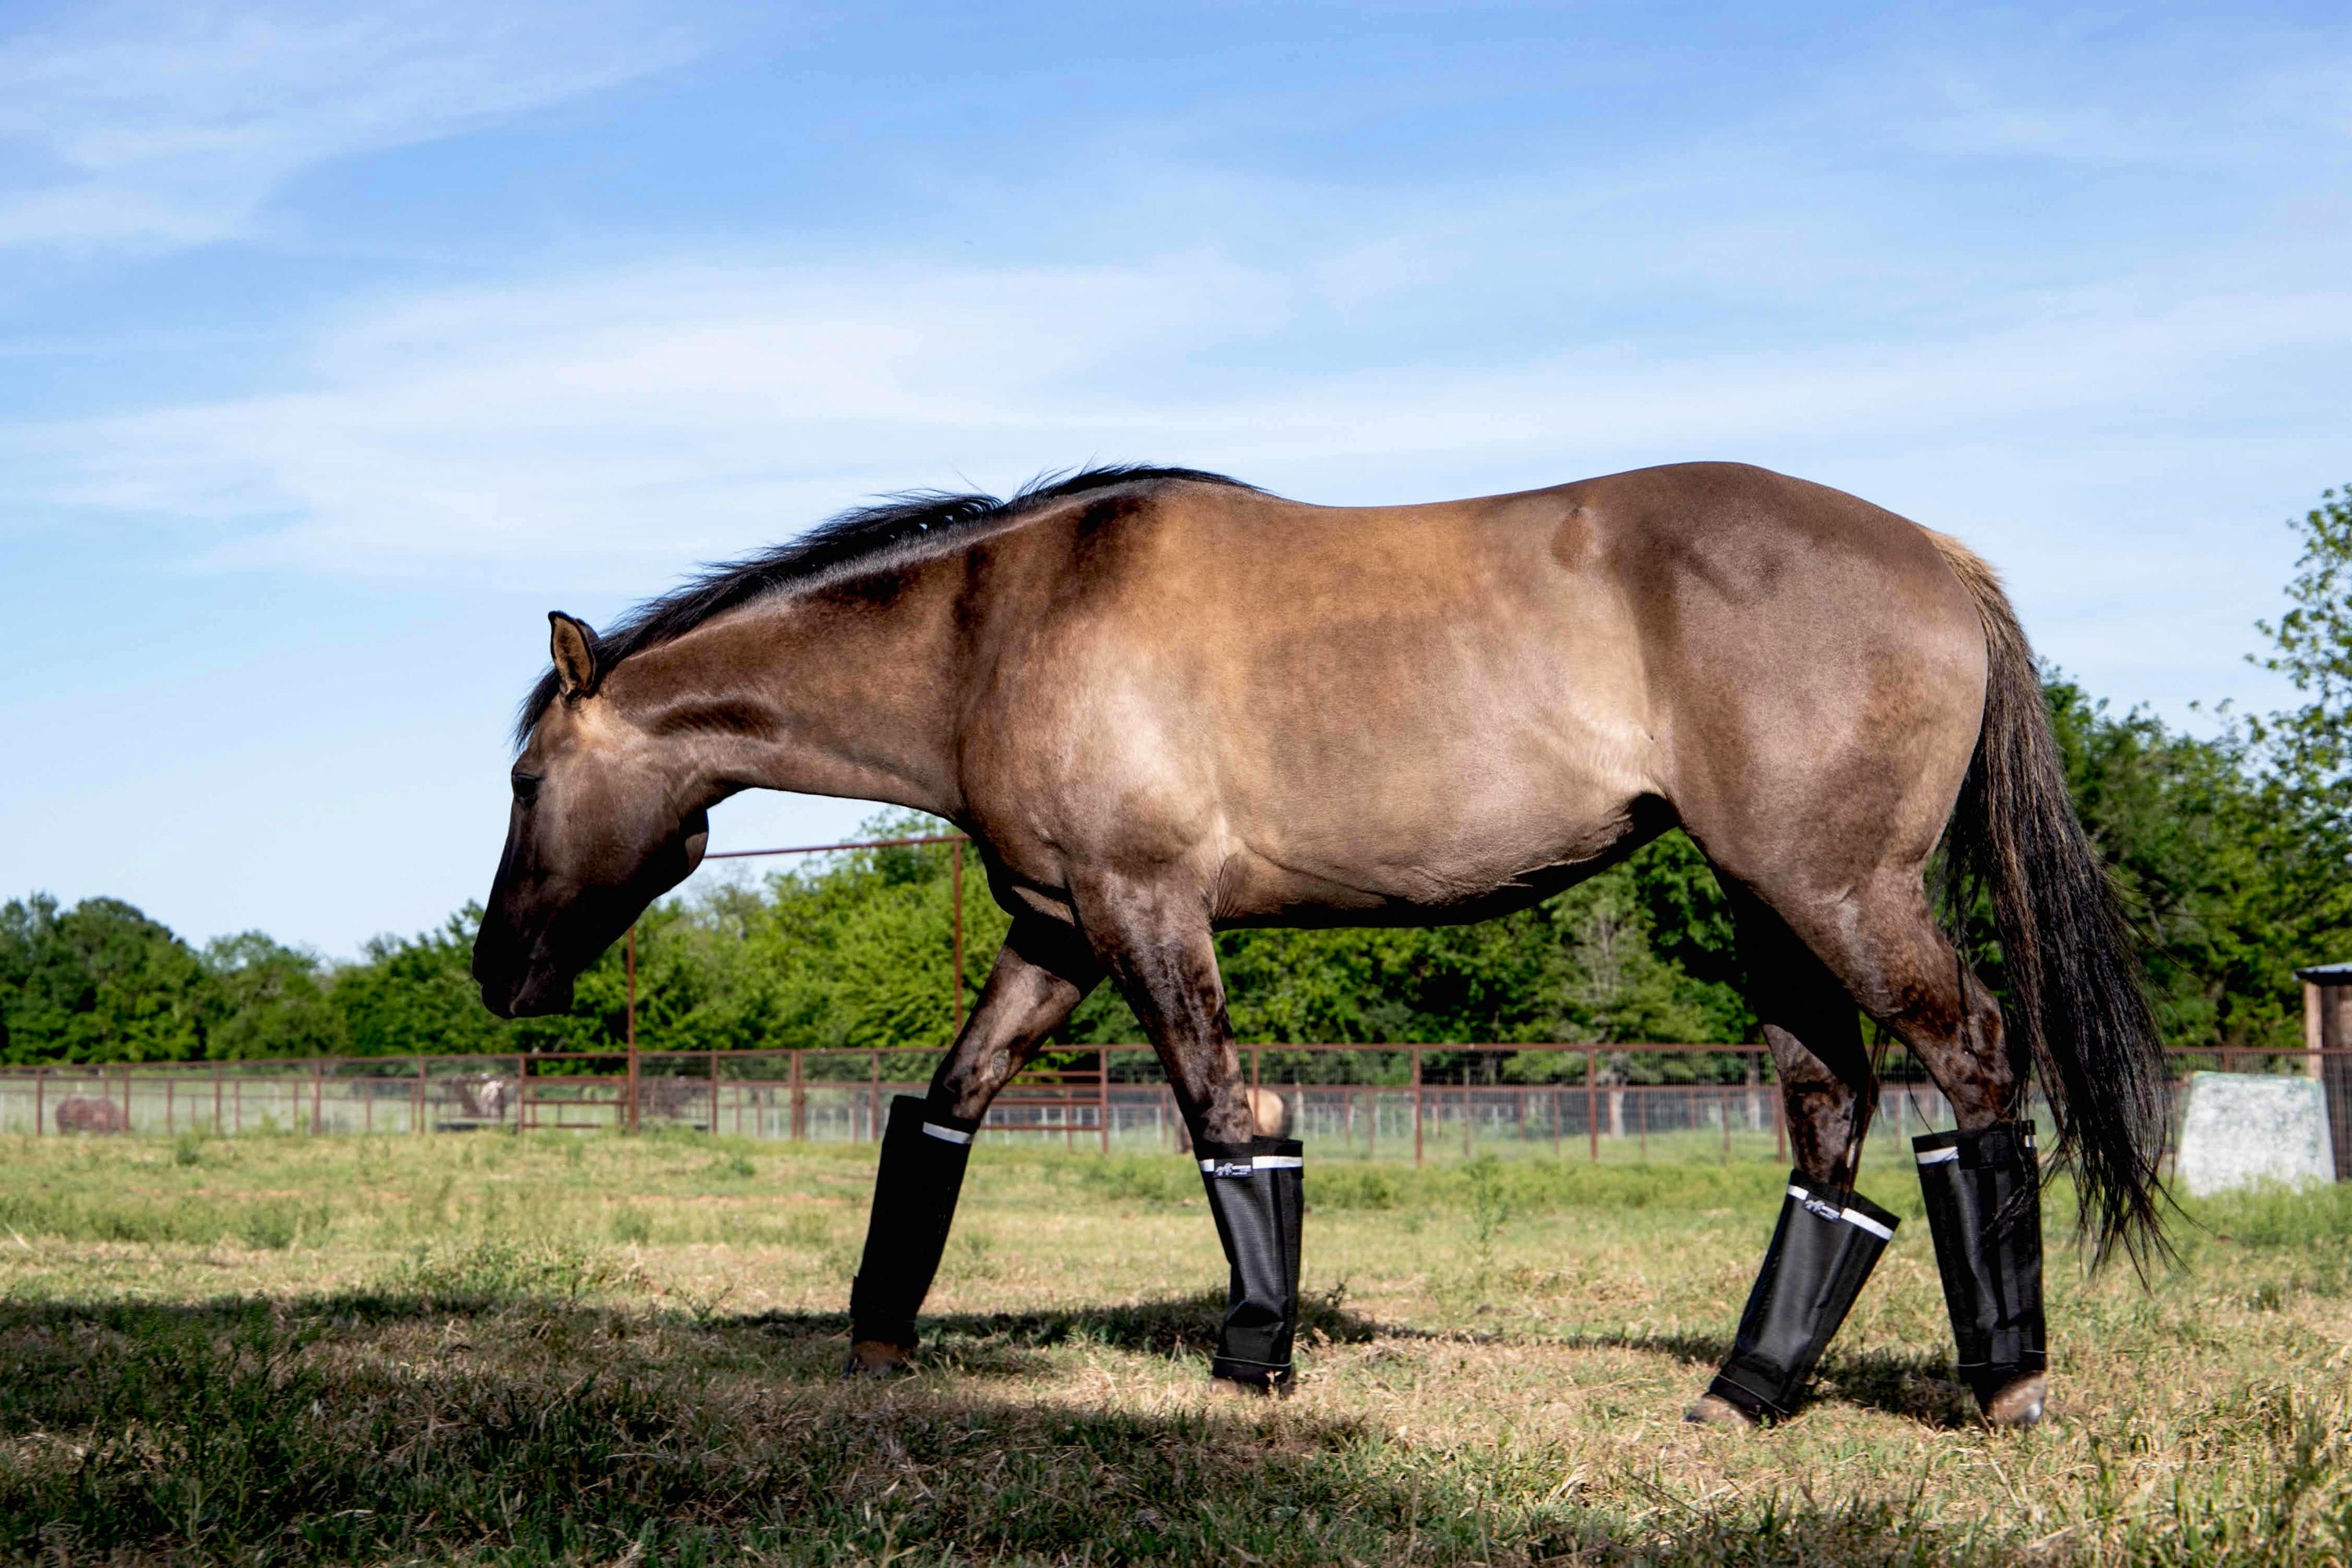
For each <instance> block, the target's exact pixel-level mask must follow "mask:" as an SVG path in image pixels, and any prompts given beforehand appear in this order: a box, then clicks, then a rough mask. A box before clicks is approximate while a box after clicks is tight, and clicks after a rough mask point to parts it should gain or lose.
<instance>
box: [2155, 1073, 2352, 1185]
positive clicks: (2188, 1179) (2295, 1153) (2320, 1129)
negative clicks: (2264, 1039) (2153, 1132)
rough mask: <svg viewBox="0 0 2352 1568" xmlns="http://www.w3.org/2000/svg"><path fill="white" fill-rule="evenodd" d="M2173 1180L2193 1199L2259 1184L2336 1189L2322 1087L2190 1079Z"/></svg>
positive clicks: (2250, 1078) (2254, 1078)
mask: <svg viewBox="0 0 2352 1568" xmlns="http://www.w3.org/2000/svg"><path fill="white" fill-rule="evenodd" d="M2173 1174H2174V1176H2175V1178H2176V1179H2177V1180H2178V1181H2179V1183H2180V1185H2181V1187H2182V1188H2183V1190H2185V1191H2186V1192H2187V1193H2188V1194H2189V1195H2190V1196H2191V1197H2204V1196H2206V1195H2208V1194H2212V1193H2225V1192H2228V1191H2230V1190H2231V1188H2233V1187H2245V1186H2252V1185H2253V1184H2255V1183H2257V1182H2278V1183H2282V1184H2286V1185H2289V1186H2303V1185H2307V1184H2311V1183H2315V1182H2332V1181H2334V1180H2335V1179H2336V1158H2335V1155H2334V1153H2333V1152H2332V1148H2331V1145H2330V1144H2329V1142H2328V1138H2327V1102H2326V1099H2325V1098H2324V1097H2323V1095H2322V1094H2321V1092H2320V1088H2319V1085H2318V1083H2317V1082H2315V1080H2313V1079H2307V1078H2284V1077H2275V1076H2272V1075H2269V1074H2261V1073H2236V1072H2200V1073H2191V1074H2189V1102H2188V1107H2187V1109H2186V1110H2185V1111H2184V1113H2183V1115H2182V1117H2181V1123H2180V1150H2179V1154H2178V1156H2177V1157H2176V1158H2175V1161H2174V1163H2173Z"/></svg>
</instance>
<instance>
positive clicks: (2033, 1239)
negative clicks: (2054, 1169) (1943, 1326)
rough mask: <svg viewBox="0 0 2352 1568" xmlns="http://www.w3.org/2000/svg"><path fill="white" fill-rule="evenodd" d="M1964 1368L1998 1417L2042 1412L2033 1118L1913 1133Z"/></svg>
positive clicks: (2006, 1419)
mask: <svg viewBox="0 0 2352 1568" xmlns="http://www.w3.org/2000/svg"><path fill="white" fill-rule="evenodd" d="M1911 1149H1912V1152H1913V1153H1915V1154H1916V1155H1917V1157H1918V1160H1919V1187H1920V1191H1921V1192H1922V1194H1924V1195H1925V1196H1926V1198H1927V1229H1928V1231H1929V1233H1930V1234H1931V1235H1933V1236H1934V1237H1935V1238H1936V1268H1937V1271H1938V1272H1939V1273H1941V1274H1942V1275H1943V1277H1944V1305H1945V1306H1946V1307H1947V1308H1948V1309H1949V1310H1950V1311H1951V1314H1952V1339H1953V1341H1954V1342H1956V1343H1957V1344H1958V1347H1959V1363H1960V1376H1961V1378H1962V1379H1963V1380H1964V1381H1966V1382H1967V1384H1968V1385H1969V1389H1970V1391H1971V1392H1973V1393H1974V1394H1976V1396H1977V1404H1978V1405H1979V1407H1980V1408H1981V1409H1982V1410H1983V1411H1984V1413H1985V1418H1986V1419H1987V1420H1989V1421H1990V1422H1992V1423H1993V1424H1994V1425H1995V1426H2032V1425H2033V1424H2034V1423H2035V1422H2037V1421H2040V1420H2041V1419H2042V1399H2043V1397H2044V1395H2045V1394H2046V1393H2047V1390H2048V1387H2049V1380H2048V1378H2047V1376H2046V1375H2045V1373H2047V1372H2048V1370H2049V1365H2050V1359H2049V1353H2048V1351H2047V1349H2046V1347H2045V1345H2044V1342H2043V1339H2042V1174H2041V1171H2040V1169H2039V1165H2038V1162H2037V1161H2036V1159H2035V1157H2034V1152H2033V1127H2032V1123H2030V1122H2023V1121H2004V1122H2000V1123H1998V1124H1996V1125H1994V1126H1991V1127H1988V1128H1986V1129H1985V1130H1984V1131H1981V1132H1973V1133H1963V1132H1935V1133H1930V1134H1929V1135H1928V1136H1927V1137H1925V1138H1915V1139H1913V1140H1912V1141H1911Z"/></svg>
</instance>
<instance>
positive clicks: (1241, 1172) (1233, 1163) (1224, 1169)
mask: <svg viewBox="0 0 2352 1568" xmlns="http://www.w3.org/2000/svg"><path fill="white" fill-rule="evenodd" d="M1201 1170H1202V1173H1205V1174H1207V1175H1212V1176H1244V1177H1247V1176H1254V1175H1255V1174H1256V1173H1257V1167H1256V1166H1255V1165H1253V1164H1252V1163H1250V1162H1248V1161H1247V1160H1203V1161H1202V1162H1201Z"/></svg>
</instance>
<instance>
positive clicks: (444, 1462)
mask: <svg viewBox="0 0 2352 1568" xmlns="http://www.w3.org/2000/svg"><path fill="white" fill-rule="evenodd" d="M1213 1305H1214V1303H1213V1302H1212V1301H1210V1300H1206V1299H1192V1300H1176V1301H1167V1302H1160V1303H1150V1304H1146V1305H1142V1306H1137V1307H1117V1308H1099V1309H1093V1310H1083V1311H1074V1312H1066V1313H1050V1312H1038V1313H1024V1314H1009V1315H1001V1316H998V1315H992V1316H985V1317H982V1316H973V1317H968V1318H961V1319H950V1320H947V1321H946V1322H945V1323H944V1324H943V1325H942V1342H943V1343H944V1345H945V1346H946V1347H947V1351H948V1353H949V1355H950V1357H953V1358H968V1357H971V1356H973V1355H975V1354H978V1353H979V1351H980V1350H981V1349H982V1348H984V1347H994V1349H993V1350H992V1351H991V1352H990V1353H1003V1354H1004V1355H1008V1356H1028V1357H1033V1358H1035V1359H1036V1360H1037V1361H1040V1362H1042V1361H1043V1360H1044V1359H1045V1356H1044V1352H1045V1350H1046V1349H1047V1348H1048V1347H1051V1346H1055V1345H1058V1344H1066V1343H1070V1342H1076V1341H1078V1340H1080V1339H1087V1340H1093V1341H1096V1342H1100V1343H1103V1344H1106V1345H1113V1346H1117V1347H1118V1348H1122V1349H1130V1350H1138V1351H1146V1352H1164V1353H1170V1354H1187V1353H1191V1352H1193V1351H1194V1350H1195V1349H1196V1348H1198V1347H1199V1346H1201V1345H1202V1344H1204V1343H1205V1340H1206V1335H1207V1332H1208V1324H1209V1323H1210V1322H1211V1321H1213V1311H1212V1310H1211V1309H1212V1308H1213ZM1329 1314H1330V1315H1329V1317H1328V1320H1327V1321H1322V1322H1320V1323H1318V1327H1320V1328H1321V1329H1322V1330H1323V1331H1324V1332H1326V1333H1329V1334H1332V1337H1334V1338H1338V1337H1339V1336H1340V1334H1346V1335H1348V1336H1350V1337H1353V1338H1357V1339H1366V1338H1370V1337H1372V1336H1373V1335H1374V1334H1376V1333H1380V1332H1382V1331H1381V1330H1379V1329H1378V1328H1377V1327H1375V1326H1373V1325H1370V1324H1368V1323H1365V1322H1363V1321H1361V1320H1359V1319H1354V1318H1352V1317H1350V1316H1349V1315H1347V1314H1344V1313H1340V1312H1339V1311H1337V1310H1336V1309H1329ZM1334 1330H1337V1331H1338V1332H1336V1333H1335V1332H1334ZM844 1337H845V1324H844V1323H843V1322H842V1321H841V1320H839V1319H838V1318H825V1317H823V1316H819V1315H806V1316H769V1317H761V1318H706V1319H702V1320H698V1321H697V1320H691V1319H689V1318H688V1317H686V1316H682V1315H681V1316H668V1317H656V1318H653V1319H648V1318H647V1317H646V1315H645V1314H643V1313H632V1312H626V1311H620V1310H612V1309H608V1308H604V1307H598V1306H593V1305H585V1304H573V1303H565V1302H560V1301H550V1300H505V1301H490V1300H483V1301H478V1302H475V1303H472V1304H470V1305H468V1304H463V1303H457V1302H452V1301H448V1300H441V1299H432V1298H409V1299H403V1298H400V1297H397V1296H394V1295H389V1294H386V1293H383V1292H370V1293H359V1294H353V1295H350V1296H344V1297H338V1298H326V1299H320V1300H309V1301H299V1302H294V1303H285V1302H270V1301H261V1300H224V1301H219V1302H215V1303H212V1304H208V1305H201V1306H163V1305H139V1304H120V1303H99V1302H83V1301H74V1300H49V1301H41V1302H22V1301H20V1302H14V1303H5V1304H0V1560H5V1561H14V1562H29V1561H33V1560H37V1559H38V1560H47V1561H68V1560H72V1559H75V1558H83V1557H91V1556H110V1557H111V1558H114V1559H116V1560H120V1561H125V1562H134V1561H140V1560H149V1561H156V1560H163V1559H169V1560H172V1561H174V1562H223V1561H237V1562H241V1563H300V1562H315V1561H353V1560H368V1561H378V1560H385V1559H390V1558H394V1557H412V1556H415V1557H428V1558H432V1559H435V1560H452V1561H484V1560H496V1561H498V1562H500V1563H556V1562H572V1563H577V1562H609V1561H612V1560H614V1559H616V1558H623V1557H626V1558H629V1559H630V1560H631V1561H633V1562H642V1563H646V1564H648V1565H650V1564H653V1563H663V1562H669V1561H677V1562H698V1561H705V1560H716V1559H719V1558H722V1557H723V1558H730V1559H731V1558H735V1557H739V1556H743V1555H747V1554H748V1555H756V1556H759V1557H761V1558H763V1559H772V1560H774V1561H777V1562H782V1563H801V1562H805V1563H820V1562H841V1561H868V1560H887V1559H890V1558H893V1557H908V1558H911V1559H912V1560H915V1561H937V1560H942V1559H946V1558H950V1557H954V1558H959V1559H962V1558H991V1559H1012V1560H1020V1561H1034V1562H1046V1563H1059V1562H1080V1561H1084V1562H1103V1561H1115V1562H1143V1563H1149V1562H1171V1563H1173V1562H1188V1563H1189V1562H1256V1563H1328V1562H1333V1561H1343V1560H1354V1561H1381V1562H1401V1563H1454V1562H1464V1563H1466V1562H1473V1561H1477V1562H1489V1563H1492V1562H1498V1561H1502V1562H1510V1561H1517V1562H1540V1561H1544V1560H1547V1559H1558V1558H1563V1557H1565V1558H1570V1559H1572V1560H1576V1561H1582V1562H1591V1563H1632V1562H1645V1563H1727V1562H1738V1563H1783V1562H1789V1563H1794V1562H1799V1561H1806V1562H1821V1561H1836V1562H1841V1563H1882V1562H1883V1563H1894V1562H1913V1563H1916V1562H1922V1561H1942V1560H1949V1559H1948V1557H1947V1555H1946V1553H1945V1551H1944V1546H1943V1544H1942V1543H1941V1542H1939V1540H1938V1538H1937V1537H1936V1535H1935V1534H1934V1532H1933V1531H1932V1530H1930V1529H1929V1528H1928V1527H1927V1525H1926V1524H1925V1523H1923V1522H1922V1521H1920V1520H1918V1519H1917V1518H1915V1517H1912V1516H1909V1515H1905V1514H1901V1513H1897V1512H1890V1511H1888V1510H1885V1509H1880V1508H1875V1507H1867V1508H1841V1507H1837V1506H1816V1505H1814V1504H1812V1503H1811V1502H1810V1501H1806V1502H1804V1503H1803V1504H1802V1505H1801V1506H1798V1505H1797V1504H1795V1503H1794V1501H1793V1500H1784V1501H1771V1500H1766V1501H1763V1502H1761V1503H1760V1504H1759V1503H1758V1502H1756V1501H1755V1500H1752V1499H1751V1500H1748V1501H1747V1502H1742V1503H1739V1504H1737V1505H1724V1504H1720V1503H1717V1504H1708V1503H1706V1502H1704V1501H1703V1500H1697V1499H1691V1500H1676V1509H1677V1510H1678V1511H1676V1512H1675V1515H1674V1519H1673V1522H1671V1523H1670V1524H1664V1525H1662V1524H1661V1523H1660V1522H1659V1519H1660V1514H1659V1510H1658V1509H1657V1508H1656V1507H1655V1506H1654V1504H1655V1502H1656V1501H1657V1500H1656V1499H1654V1498H1650V1497H1648V1496H1647V1495H1646V1494H1644V1495H1643V1496H1642V1497H1639V1498H1631V1499H1628V1500H1623V1502H1622V1507H1620V1506H1618V1505H1614V1504H1612V1503H1610V1502H1607V1501H1601V1502H1588V1501H1584V1500H1574V1499H1562V1498H1561V1497H1560V1494H1559V1488H1558V1486H1557V1484H1556V1483H1557V1480H1558V1476H1559V1471H1560V1469H1561V1468H1562V1466H1563V1465H1564V1463H1565V1461H1564V1459H1563V1458H1561V1457H1560V1456H1557V1455H1551V1454H1549V1453H1548V1452H1546V1451H1542V1450H1540V1449H1538V1450H1533V1451H1530V1452H1528V1453H1527V1454H1524V1455H1522V1456H1520V1457H1518V1458H1516V1459H1514V1460H1512V1461H1510V1463H1509V1466H1508V1467H1507V1468H1503V1466H1502V1461H1500V1460H1498V1459H1497V1458H1496V1456H1493V1455H1490V1454H1482V1455H1481V1456H1479V1457H1475V1458H1474V1457H1470V1456H1462V1457H1455V1456H1451V1455H1449V1454H1448V1453H1447V1452H1446V1451H1445V1450H1444V1448H1443V1447H1442V1446H1441V1447H1439V1448H1436V1449H1430V1450H1425V1451H1424V1450H1423V1449H1421V1448H1419V1447H1416V1446H1415V1445H1413V1444H1412V1443H1409V1442H1406V1441H1404V1440H1402V1439H1399V1438H1397V1437H1395V1436H1392V1435H1391V1434H1390V1433H1388V1432H1387V1431H1385V1430H1384V1429H1382V1428H1381V1426H1378V1424H1376V1423H1372V1422H1368V1421H1366V1420H1363V1419H1360V1418H1356V1417H1349V1416H1337V1415H1329V1414H1318V1413H1316V1412H1313V1411H1310V1410H1309V1409H1307V1408H1306V1407H1305V1406H1302V1405H1244V1406H1225V1405H1201V1406H1184V1407H1177V1408H1167V1407H1160V1408H1146V1409H1127V1410H1123V1409H1118V1408H1115V1407H1106V1406H1105V1405H1101V1404H1099V1403H1097V1404H1091V1405H1076V1406H1074V1405H1071V1404H1069V1403H1068V1402H1067V1401H1061V1400H1044V1399H1022V1398H1019V1397H1015V1396H1013V1395H1011V1394H1003V1395H998V1394H992V1392H990V1391H989V1390H988V1389H987V1388H986V1387H985V1386H983V1387H982V1388H981V1389H979V1390H974V1389H973V1388H972V1387H971V1385H970V1384H962V1385H961V1386H957V1387H946V1386H942V1385H941V1384H940V1383H939V1382H937V1381H936V1380H934V1379H929V1378H916V1379H912V1380H908V1381H904V1382H899V1383H894V1384H843V1383H841V1382H839V1381H837V1380H836V1379H835V1376H834V1375H833V1373H834V1368H835V1366H836V1365H837V1364H838V1358H839V1354H840V1351H841V1345H842V1341H843V1338H844ZM1643 1484H1645V1485H1647V1484H1653V1483H1643ZM1644 1520H1646V1522H1643V1521H1644Z"/></svg>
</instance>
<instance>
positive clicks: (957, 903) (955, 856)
mask: <svg viewBox="0 0 2352 1568" xmlns="http://www.w3.org/2000/svg"><path fill="white" fill-rule="evenodd" d="M948 864H949V865H950V868H952V869H951V871H950V876H949V882H950V889H949V894H948V898H949V901H950V904H952V906H953V910H952V913H951V915H950V924H951V925H952V926H953V927H954V928H955V1032H956V1037H957V1038H959V1039H961V1038H962V1037H963V840H962V839H961V838H959V839H957V840H956V841H955V843H954V845H953V846H952V847H950V850H949V853H948Z"/></svg>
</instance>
